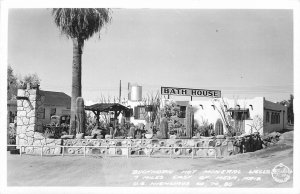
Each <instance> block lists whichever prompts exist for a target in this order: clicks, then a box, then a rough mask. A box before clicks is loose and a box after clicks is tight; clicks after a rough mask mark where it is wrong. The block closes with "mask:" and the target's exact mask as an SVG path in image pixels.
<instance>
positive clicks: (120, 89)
mask: <svg viewBox="0 0 300 194" xmlns="http://www.w3.org/2000/svg"><path fill="white" fill-rule="evenodd" d="M121 95H122V84H121V80H120V87H119V103H121Z"/></svg>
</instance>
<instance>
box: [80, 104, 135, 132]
mask: <svg viewBox="0 0 300 194" xmlns="http://www.w3.org/2000/svg"><path fill="white" fill-rule="evenodd" d="M85 110H88V111H92V112H93V113H94V114H95V115H96V117H97V125H98V126H99V116H100V113H101V112H106V113H108V112H114V117H115V119H116V118H117V117H118V116H119V114H120V113H121V112H122V111H123V112H126V111H130V108H128V107H126V106H123V105H122V104H119V103H97V104H93V105H90V106H85Z"/></svg>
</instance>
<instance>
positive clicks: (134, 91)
mask: <svg viewBox="0 0 300 194" xmlns="http://www.w3.org/2000/svg"><path fill="white" fill-rule="evenodd" d="M128 98H129V100H131V101H141V100H142V86H139V85H137V84H136V85H131V86H130V89H129V93H128Z"/></svg>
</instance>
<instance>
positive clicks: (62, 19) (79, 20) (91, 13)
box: [52, 8, 111, 40]
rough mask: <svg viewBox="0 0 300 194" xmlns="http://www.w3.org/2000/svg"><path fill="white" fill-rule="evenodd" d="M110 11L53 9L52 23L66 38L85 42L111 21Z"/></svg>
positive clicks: (102, 9) (103, 9) (98, 9)
mask: <svg viewBox="0 0 300 194" xmlns="http://www.w3.org/2000/svg"><path fill="white" fill-rule="evenodd" d="M110 13H111V10H110V9H105V8H96V9H94V8H54V9H52V15H53V16H54V22H55V24H56V25H57V26H58V27H59V29H60V30H61V32H62V33H63V34H65V35H66V36H67V37H68V38H73V39H74V38H80V39H82V40H87V39H89V38H90V37H91V36H93V35H94V34H95V33H98V32H99V37H100V30H101V29H102V27H103V26H104V25H105V24H107V23H109V22H110V21H111V16H110V15H111V14H110Z"/></svg>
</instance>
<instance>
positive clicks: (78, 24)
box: [52, 8, 111, 134]
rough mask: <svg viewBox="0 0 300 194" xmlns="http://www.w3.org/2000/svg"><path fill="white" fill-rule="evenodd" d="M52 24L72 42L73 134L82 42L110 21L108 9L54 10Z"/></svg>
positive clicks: (79, 84)
mask: <svg viewBox="0 0 300 194" xmlns="http://www.w3.org/2000/svg"><path fill="white" fill-rule="evenodd" d="M52 15H53V16H54V22H55V24H56V25H57V27H58V28H59V29H60V31H61V32H62V34H65V35H66V36H67V38H71V39H72V42H73V66H72V97H71V120H70V130H69V133H70V134H72V133H74V132H75V126H74V124H75V106H76V98H77V97H81V55H82V49H83V46H84V41H85V40H88V39H89V38H90V37H92V36H93V35H94V34H95V33H97V32H99V37H100V30H101V29H102V27H103V26H104V25H105V24H107V23H109V22H110V20H111V17H110V10H109V9H104V8H102V9H100V8H98V9H92V8H89V9H79V8H76V9H75V8H72V9H70V8H64V9H63V8H56V9H53V10H52Z"/></svg>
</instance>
